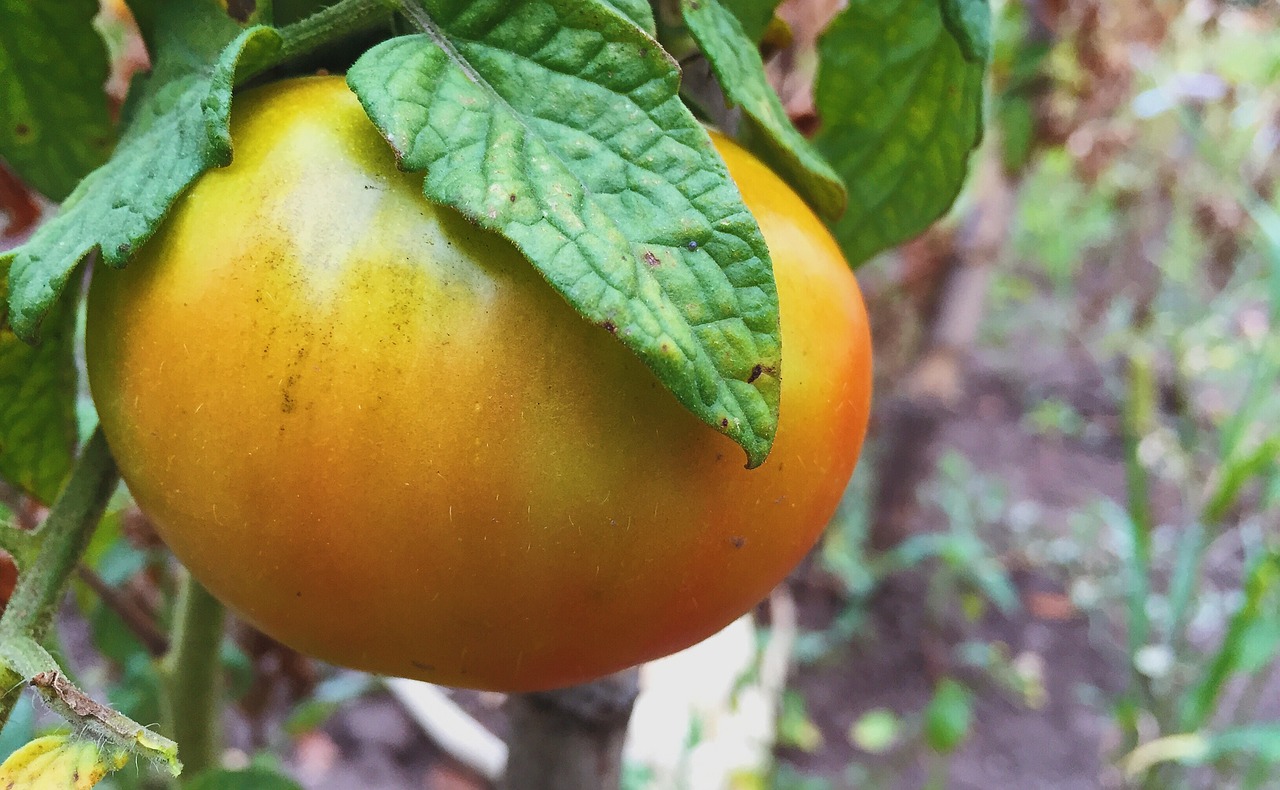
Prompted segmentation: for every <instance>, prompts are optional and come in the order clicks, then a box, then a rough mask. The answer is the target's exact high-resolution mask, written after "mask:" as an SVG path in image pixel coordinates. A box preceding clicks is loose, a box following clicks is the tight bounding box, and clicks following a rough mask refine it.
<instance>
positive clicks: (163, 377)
mask: <svg viewBox="0 0 1280 790" xmlns="http://www.w3.org/2000/svg"><path fill="white" fill-rule="evenodd" d="M232 136H233V140H234V143H235V146H236V152H237V154H236V160H235V162H233V163H232V165H231V166H230V167H227V168H225V169H222V170H218V171H214V172H211V173H208V174H206V175H205V176H204V177H203V178H202V179H201V180H200V181H199V182H198V183H197V184H196V185H195V186H194V187H193V188H192V189H191V191H190V192H189V193H188V195H187V196H186V197H184V198H183V199H182V201H181V202H180V203H179V204H178V206H177V208H176V211H175V212H174V214H173V215H172V216H171V218H170V219H169V220H168V221H167V222H166V223H165V225H164V226H163V227H162V228H161V230H160V231H159V232H158V233H157V235H156V236H155V237H154V238H153V239H152V240H151V241H150V242H148V245H147V247H146V248H145V249H144V250H143V251H142V252H141V253H140V255H139V257H138V258H137V259H136V261H135V263H134V265H131V266H129V267H128V268H127V269H125V270H123V271H120V272H116V271H111V270H107V269H100V270H99V271H98V272H97V273H96V274H95V277H94V286H93V290H92V292H91V295H90V306H89V329H88V338H89V347H88V361H89V377H90V383H91V384H92V387H93V393H94V399H95V402H96V403H97V406H98V412H99V414H100V417H101V420H102V425H103V430H104V431H105V433H106V435H107V439H108V442H109V443H110V445H111V449H112V452H113V454H114V455H115V457H116V459H117V461H118V462H119V464H120V468H121V472H122V474H123V477H124V479H125V480H126V482H127V483H128V484H129V488H130V490H131V491H132V493H133V494H134V496H135V497H136V498H137V500H138V502H139V504H140V505H141V506H142V507H143V509H144V510H145V511H146V512H147V513H149V514H150V515H151V516H152V517H153V518H154V519H155V521H156V524H157V526H158V528H159V529H160V531H161V534H162V536H163V537H164V539H165V541H166V542H167V543H168V544H169V546H171V547H172V548H173V550H174V551H175V552H176V553H177V555H178V556H179V557H180V558H181V559H182V561H183V563H184V564H185V565H186V566H187V567H188V568H190V569H191V571H192V573H194V574H195V575H196V577H197V578H199V579H200V581H201V582H203V583H204V584H205V585H207V586H208V587H209V589H210V590H211V591H213V592H214V593H215V594H216V595H218V596H219V597H221V598H222V599H223V600H224V601H225V602H226V603H228V604H230V605H231V606H232V607H233V608H234V609H235V610H236V611H238V612H240V613H241V614H243V615H244V616H245V617H246V618H247V619H248V620H249V621H250V622H252V623H254V624H255V625H257V626H259V627H260V628H262V629H263V630H264V631H266V632H267V633H269V634H271V635H273V636H276V637H277V638H279V639H281V640H282V641H284V642H285V643H287V644H289V645H292V646H294V647H296V648H298V649H299V650H302V651H303V652H307V653H311V654H313V655H317V656H320V657H322V658H325V659H328V660H330V661H332V662H335V663H339V664H345V665H348V666H353V667H357V668H360V669H365V670H370V671H374V672H380V673H385V674H391V675H404V676H412V677H419V678H424V679H428V680H433V681H437V682H443V683H447V684H452V685H462V686H478V687H482V688H491V689H501V690H529V689H543V688H548V687H553V686H564V685H568V684H570V683H575V682H581V681H584V680H588V679H590V678H593V677H597V676H599V675H602V674H605V673H607V672H610V671H614V670H617V669H621V668H623V667H626V666H630V665H632V664H635V663H638V662H640V661H643V660H646V659H650V658H655V657H657V656H659V655H663V654H665V653H669V652H672V651H674V650H676V649H679V648H682V647H685V646H687V645H689V644H692V643H693V642H695V641H697V640H699V639H701V638H703V637H705V636H707V635H709V634H710V633H712V632H713V631H715V630H718V629H719V628H720V627H722V626H724V625H725V624H727V623H728V622H729V621H730V620H732V619H733V618H736V617H737V616H739V615H741V614H742V613H743V612H744V611H746V610H747V609H748V608H749V607H751V606H752V605H754V604H755V603H756V602H757V601H758V600H759V599H761V598H762V597H763V596H764V595H765V594H766V593H767V592H768V591H769V590H770V589H771V588H772V587H773V586H774V585H775V584H777V583H778V581H779V580H780V579H781V578H782V577H783V576H784V575H785V574H786V572H787V571H788V570H789V569H790V568H791V566H792V565H794V564H795V563H796V562H797V561H799V559H800V557H801V556H802V555H803V554H804V553H805V552H806V551H807V550H808V549H809V547H810V546H811V545H812V544H813V542H814V541H815V540H816V539H817V536H818V535H819V533H820V532H821V530H822V528H823V527H824V526H825V525H826V523H827V520H828V519H829V518H830V516H831V514H832V512H833V511H834V509H835V506H836V503H837V502H838V501H839V499H840V495H841V493H842V492H843V490H844V486H845V483H846V482H847V480H848V478H849V475H850V473H851V472H852V470H853V464H854V461H855V459H856V458H857V455H858V448H859V446H860V444H861V440H862V434H863V430H864V428H865V426H866V420H867V410H868V407H869V401H870V380H871V348H870V339H869V335H868V330H867V322H866V315H865V312H864V309H863V306H862V300H861V297H860V295H859V292H858V287H857V284H856V282H855V280H854V278H853V274H852V272H851V271H850V269H849V267H848V265H847V264H846V263H845V261H844V259H843V257H842V256H841V255H840V252H839V248H838V247H837V246H836V244H835V242H834V241H833V240H832V239H831V236H830V234H829V233H828V232H827V231H826V229H825V228H824V227H823V225H822V223H821V222H820V221H819V220H818V219H817V217H815V216H814V215H813V213H812V211H811V210H810V209H809V208H808V207H807V206H806V205H805V204H804V203H803V201H801V200H800V199H799V198H798V197H797V196H796V195H795V194H794V193H793V192H792V191H791V190H790V189H789V188H788V187H787V186H786V185H785V184H784V183H782V182H781V181H780V180H779V179H778V178H777V177H776V176H775V175H773V174H772V173H771V172H770V171H769V170H768V169H766V168H765V167H764V166H763V165H761V164H760V163H759V162H758V161H756V160H755V159H754V158H753V157H752V156H751V155H750V154H748V153H746V152H745V151H743V150H742V149H740V148H738V147H737V146H736V145H735V144H733V143H732V142H729V141H728V140H726V139H725V138H723V137H720V136H718V135H717V136H716V144H717V147H718V148H719V150H720V152H721V153H722V154H723V155H724V156H725V158H726V161H727V162H728V164H729V167H730V172H731V173H732V174H733V176H734V179H735V181H736V182H737V184H738V186H739V188H740V189H741V190H742V193H743V198H744V200H745V201H746V204H747V206H748V207H750V208H751V210H752V212H753V213H754V214H755V216H756V219H757V220H758V221H759V222H760V226H761V230H762V232H763V233H764V236H765V239H766V240H767V241H768V243H769V246H770V249H771V251H773V261H774V272H775V276H776V277H777V281H778V287H779V292H780V294H779V299H780V302H781V309H782V322H783V332H784V336H785V343H786V346H785V348H786V351H785V352H784V358H783V369H784V371H785V373H784V375H783V379H782V380H783V395H782V407H781V408H782V412H781V414H782V416H781V424H780V427H779V429H778V435H777V438H776V439H775V442H774V449H773V451H772V453H771V454H770V456H769V459H768V460H767V461H766V462H765V464H764V465H763V466H761V467H760V468H759V469H755V470H747V469H745V468H743V460H742V456H741V451H737V450H736V448H735V447H734V445H733V443H732V442H731V441H730V440H728V439H727V438H725V437H723V436H721V435H720V434H718V433H716V432H715V431H713V430H712V429H711V428H709V427H708V426H706V425H703V424H701V423H700V422H699V421H698V420H697V419H695V418H694V417H693V416H692V415H690V414H689V413H688V412H687V411H686V410H685V409H683V408H682V407H681V406H680V404H679V403H678V402H676V400H675V398H673V397H672V396H671V394H670V393H669V392H667V391H666V390H665V389H663V388H662V387H661V386H660V385H659V384H658V382H657V380H656V379H655V378H654V376H653V374H652V373H651V372H650V371H649V370H648V369H647V368H646V367H645V366H644V365H643V364H642V363H641V362H640V361H639V360H637V359H635V358H634V356H632V355H630V354H628V353H627V352H626V349H624V348H623V347H622V346H621V345H620V344H618V343H617V342H616V341H615V340H614V338H613V337H612V336H611V334H610V332H609V331H608V329H607V328H601V327H598V326H594V325H592V324H591V323H588V322H587V321H584V320H583V319H582V318H581V317H580V316H578V315H577V314H576V313H575V312H574V311H573V310H572V309H571V308H570V307H569V305H567V304H566V303H565V302H564V300H563V299H562V298H561V297H560V296H559V295H558V294H556V293H555V292H554V291H553V290H552V289H551V288H550V287H549V286H548V285H547V283H546V282H545V281H544V280H543V279H542V278H541V277H540V276H539V275H538V273H537V272H536V271H534V270H533V269H532V268H531V267H528V266H525V265H521V263H522V259H521V257H520V254H519V252H518V251H517V250H516V249H515V248H514V247H512V246H511V245H510V243H508V242H507V241H505V240H504V239H502V238H500V237H498V236H497V235H496V234H493V233H491V232H489V231H485V230H483V229H480V228H477V227H476V226H475V225H473V224H470V223H468V222H467V221H466V220H465V219H463V218H462V217H461V216H459V215H458V214H457V213H456V212H454V211H453V210H451V209H448V208H442V207H437V206H432V205H430V204H428V203H427V202H426V201H425V200H423V198H422V195H421V192H420V190H421V177H420V176H414V175H409V174H405V173H402V172H400V171H398V170H396V167H395V160H394V158H393V156H392V154H391V151H390V150H388V148H387V146H386V143H385V142H384V141H383V139H382V138H381V137H380V136H379V135H378V133H377V130H376V129H375V128H374V127H373V125H372V124H371V123H369V122H368V119H367V118H366V117H365V115H364V112H363V111H362V109H361V107H360V104H359V102H358V101H357V100H356V97H355V96H354V94H352V93H351V92H350V91H349V90H348V88H347V86H346V83H345V82H344V81H343V80H342V79H341V78H338V77H324V78H307V79H299V80H292V81H288V82H282V83H276V84H274V85H272V86H270V87H267V88H263V89H259V90H257V91H254V92H252V93H250V94H246V95H245V96H243V97H242V98H241V99H239V103H238V104H237V109H236V110H235V114H234V115H233V122H232ZM646 265H651V264H646ZM613 331H617V330H616V328H614V330H613ZM760 375H773V372H772V371H770V372H765V371H761V372H760Z"/></svg>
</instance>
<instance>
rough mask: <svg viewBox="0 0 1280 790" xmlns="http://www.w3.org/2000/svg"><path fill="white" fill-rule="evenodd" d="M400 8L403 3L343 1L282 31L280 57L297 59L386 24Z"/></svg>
mask: <svg viewBox="0 0 1280 790" xmlns="http://www.w3.org/2000/svg"><path fill="white" fill-rule="evenodd" d="M398 7H399V3H397V2H394V0H341V2H338V3H334V4H333V5H331V6H328V7H326V8H322V9H320V10H319V11H317V12H316V13H314V14H312V15H311V16H309V17H307V18H306V19H300V20H298V21H297V22H294V23H293V24H292V25H285V26H284V27H282V28H280V37H281V38H283V39H284V44H283V46H282V47H281V49H280V58H281V60H289V59H291V58H296V57H298V56H299V55H304V54H306V53H308V52H311V51H313V50H316V49H319V48H320V47H323V46H324V45H326V44H328V43H330V42H332V41H337V40H338V39H341V38H345V37H346V36H349V35H351V34H352V33H354V32H357V31H360V30H364V29H366V28H370V27H373V26H374V25H377V24H380V23H382V22H385V21H387V20H388V19H390V18H391V15H392V14H393V13H394V12H395V10H396V9H397V8H398Z"/></svg>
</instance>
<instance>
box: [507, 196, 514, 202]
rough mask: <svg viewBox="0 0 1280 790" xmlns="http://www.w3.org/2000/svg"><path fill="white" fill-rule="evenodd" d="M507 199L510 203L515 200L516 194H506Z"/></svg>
mask: <svg viewBox="0 0 1280 790" xmlns="http://www.w3.org/2000/svg"><path fill="white" fill-rule="evenodd" d="M507 200H510V201H511V202H512V203H514V202H516V196H515V195H514V194H511V195H508V196H507Z"/></svg>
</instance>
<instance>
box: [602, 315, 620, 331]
mask: <svg viewBox="0 0 1280 790" xmlns="http://www.w3.org/2000/svg"><path fill="white" fill-rule="evenodd" d="M600 326H602V327H604V328H605V330H606V331H608V332H609V333H610V334H617V333H618V325H617V324H615V323H614V322H613V321H612V320H611V319H608V318H606V319H605V320H604V323H603V324H601V325H600Z"/></svg>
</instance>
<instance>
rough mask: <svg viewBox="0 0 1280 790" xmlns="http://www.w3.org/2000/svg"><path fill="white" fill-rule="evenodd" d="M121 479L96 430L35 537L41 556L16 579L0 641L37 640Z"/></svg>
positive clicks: (1, 623) (1, 624)
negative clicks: (21, 636) (20, 637)
mask: <svg viewBox="0 0 1280 790" xmlns="http://www.w3.org/2000/svg"><path fill="white" fill-rule="evenodd" d="M119 480H120V477H119V474H118V473H117V472H116V465H115V461H113V460H112V458H111V452H110V451H109V450H108V449H107V440H106V439H105V438H104V437H103V435H102V431H101V429H99V430H95V431H94V432H93V436H92V437H90V439H89V443H88V444H86V445H85V447H84V452H83V453H81V455H80V459H79V460H78V461H76V467H75V469H74V470H73V471H72V473H71V480H70V481H68V482H67V487H66V488H64V489H63V490H62V493H61V494H60V495H59V496H58V501H57V502H55V503H54V504H53V509H52V510H51V511H49V517H48V518H47V519H45V522H44V526H43V527H41V528H40V530H39V532H37V533H36V534H35V537H36V538H38V539H39V540H40V542H41V548H40V556H39V557H38V558H36V560H35V562H34V563H32V564H31V565H30V567H28V568H26V569H24V572H23V573H22V574H21V575H20V576H19V577H18V585H17V587H15V588H14V590H13V596H12V597H11V598H10V599H9V605H8V606H7V607H6V608H5V610H4V615H3V617H0V639H4V638H14V637H17V636H19V635H28V634H29V635H30V636H32V637H34V638H35V639H36V641H39V640H40V636H41V635H40V634H39V633H35V631H39V630H40V629H39V628H38V624H39V623H41V622H42V621H47V619H48V618H47V617H45V615H46V614H47V613H48V612H49V611H50V610H51V609H52V608H53V607H54V606H55V605H57V602H58V599H59V597H60V596H61V594H62V591H63V589H64V588H65V587H66V586H67V580H68V579H69V578H70V576H71V572H72V570H74V569H75V566H76V563H77V562H79V560H80V555H81V554H83V553H84V549H85V546H87V545H88V544H89V538H90V537H91V536H92V535H93V528H94V527H95V526H97V524H98V520H99V519H101V518H102V512H103V511H104V510H105V509H106V507H107V501H108V500H109V499H110V498H111V494H112V492H113V491H115V488H116V484H117V483H118V482H119Z"/></svg>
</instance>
